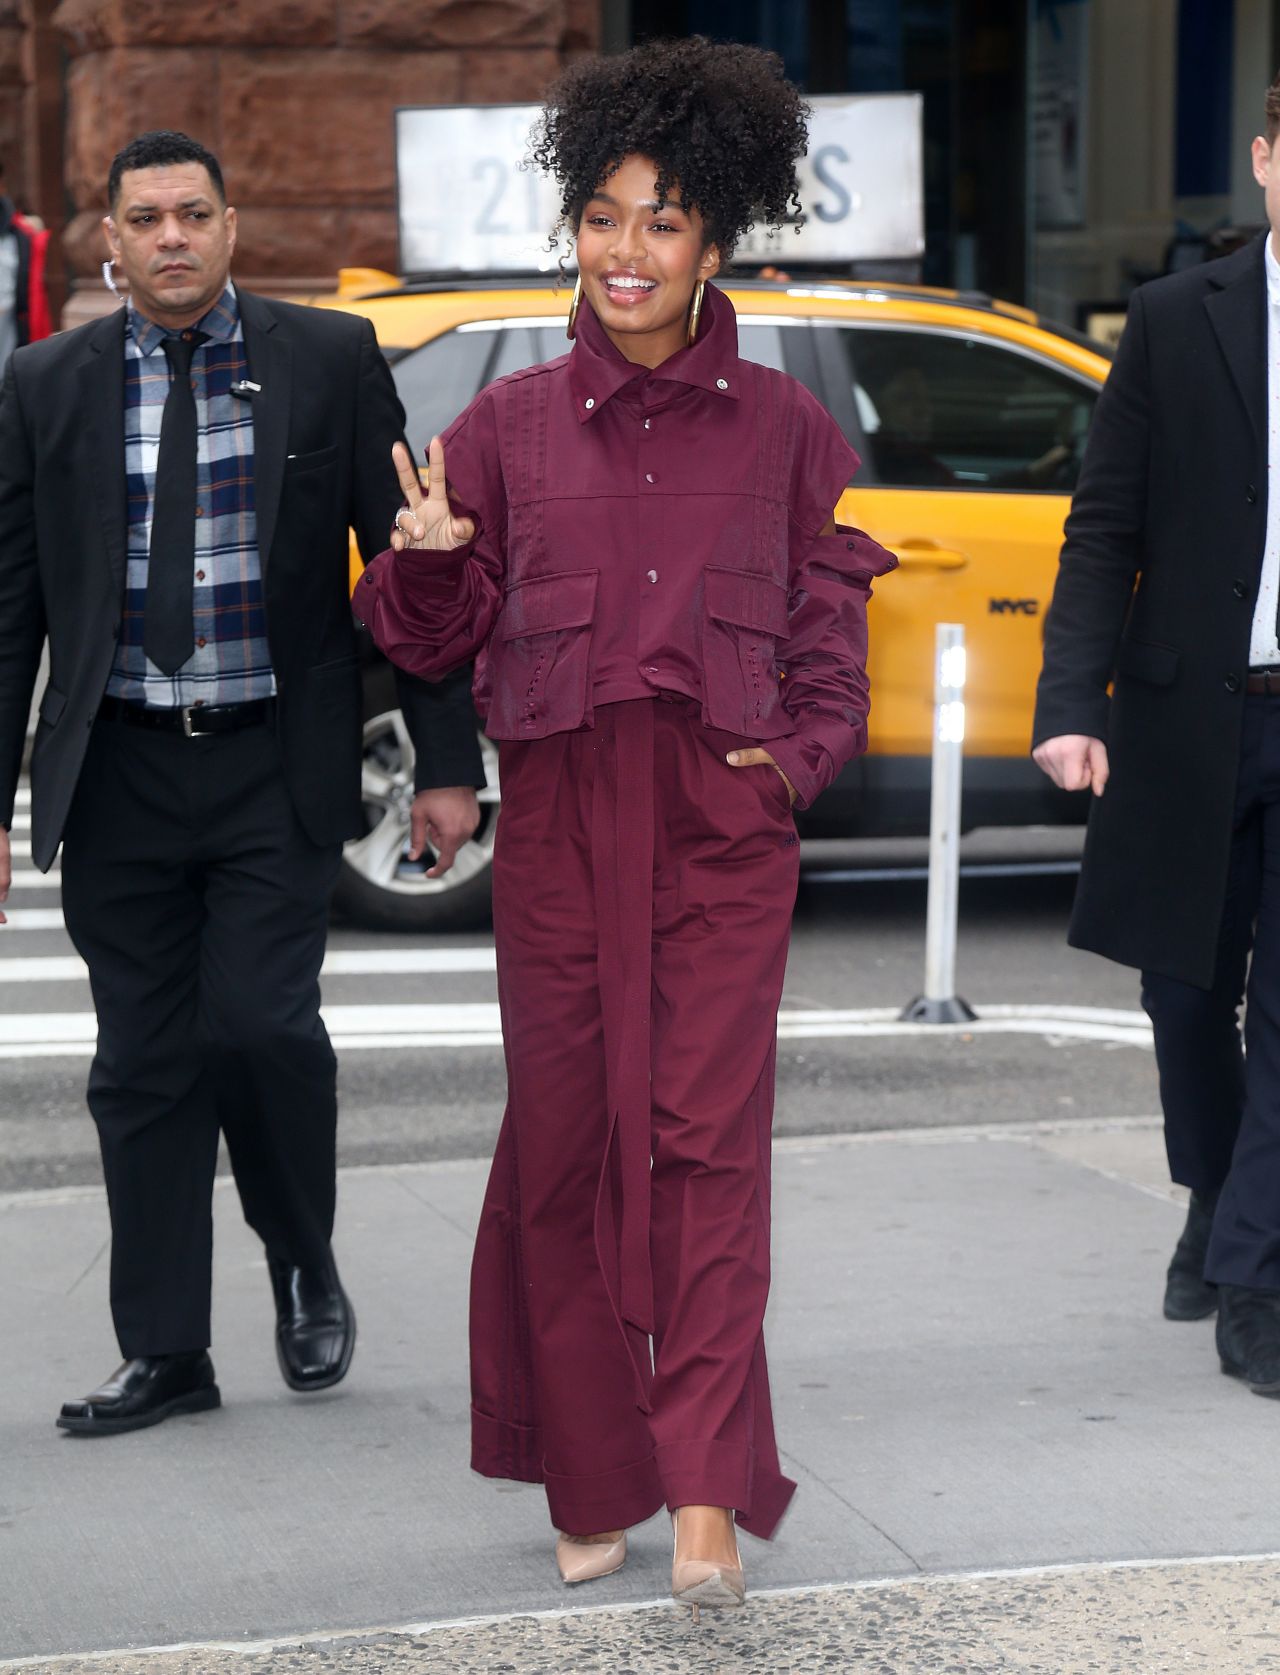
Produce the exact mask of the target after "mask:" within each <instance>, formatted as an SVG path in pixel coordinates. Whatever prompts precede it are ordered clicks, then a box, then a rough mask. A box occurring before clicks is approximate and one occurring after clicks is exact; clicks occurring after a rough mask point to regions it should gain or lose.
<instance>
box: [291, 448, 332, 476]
mask: <svg viewBox="0 0 1280 1675" xmlns="http://www.w3.org/2000/svg"><path fill="white" fill-rule="evenodd" d="M337 458H338V450H337V448H336V447H332V446H331V447H328V448H315V449H313V450H312V452H311V453H309V454H286V455H285V461H284V468H285V471H286V472H288V473H289V474H290V475H292V474H293V473H294V472H296V471H319V470H320V468H321V467H322V466H325V465H333V464H334V463H335V461H336V460H337Z"/></svg>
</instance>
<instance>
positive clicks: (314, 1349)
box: [267, 1255, 356, 1390]
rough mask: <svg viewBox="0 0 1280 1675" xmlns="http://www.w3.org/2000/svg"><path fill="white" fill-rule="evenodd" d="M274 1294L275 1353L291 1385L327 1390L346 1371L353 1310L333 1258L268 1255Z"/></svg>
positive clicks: (353, 1342) (351, 1344) (351, 1352)
mask: <svg viewBox="0 0 1280 1675" xmlns="http://www.w3.org/2000/svg"><path fill="white" fill-rule="evenodd" d="M267 1268H268V1270H269V1272H270V1274H271V1288H272V1290H273V1291H274V1292H275V1296H276V1359H277V1360H278V1361H279V1363H280V1371H281V1372H282V1373H283V1374H284V1381H285V1383H286V1384H287V1385H288V1386H289V1388H290V1389H291V1390H327V1389H329V1387H330V1386H331V1385H333V1384H337V1383H339V1382H340V1381H341V1380H342V1379H344V1378H345V1377H346V1376H347V1368H348V1367H349V1366H350V1365H351V1357H352V1355H354V1353H355V1347H356V1316H355V1310H354V1309H353V1308H352V1307H351V1300H350V1298H348V1296H347V1294H346V1292H345V1291H344V1290H343V1289H342V1282H341V1281H340V1280H339V1278H338V1270H337V1268H336V1267H335V1266H334V1262H333V1258H332V1257H330V1258H329V1261H328V1263H327V1264H326V1265H325V1266H324V1267H321V1268H299V1267H295V1266H294V1265H293V1264H292V1263H288V1262H281V1261H280V1260H278V1259H277V1258H276V1257H274V1256H271V1255H268V1256H267Z"/></svg>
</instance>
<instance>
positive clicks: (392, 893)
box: [333, 666, 499, 934]
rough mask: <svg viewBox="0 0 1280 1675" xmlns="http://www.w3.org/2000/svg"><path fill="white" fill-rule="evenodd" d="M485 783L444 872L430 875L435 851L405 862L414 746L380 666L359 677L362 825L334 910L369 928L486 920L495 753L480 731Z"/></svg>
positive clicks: (452, 927)
mask: <svg viewBox="0 0 1280 1675" xmlns="http://www.w3.org/2000/svg"><path fill="white" fill-rule="evenodd" d="M480 748H481V752H482V754H483V756H484V771H485V787H484V789H483V790H482V791H480V792H478V793H477V794H478V796H479V799H480V824H479V826H478V827H477V828H476V834H475V836H474V837H473V838H472V839H471V841H470V843H467V844H465V845H464V846H463V847H462V848H461V849H460V850H459V851H458V858H457V860H456V861H455V862H454V863H453V866H452V867H451V868H450V869H449V871H448V872H447V873H446V874H445V876H444V877H443V878H428V877H427V876H426V872H427V868H428V867H429V866H431V864H432V861H433V860H434V856H432V857H430V858H428V857H427V856H426V855H424V856H423V858H422V859H421V860H420V861H411V860H410V859H409V856H408V849H409V805H410V803H411V802H412V801H413V746H412V744H411V743H410V741H409V733H408V729H407V728H406V726H405V724H404V717H403V716H402V715H401V714H400V710H399V708H398V707H397V705H396V701H395V682H394V680H393V678H392V676H391V672H390V670H389V669H387V668H386V667H385V666H382V667H375V668H373V669H371V670H369V671H368V674H367V676H366V682H365V722H364V761H363V765H362V769H361V790H362V796H363V802H364V818H365V823H366V831H365V833H364V836H363V837H358V838H352V839H351V841H350V842H349V843H347V844H346V846H345V847H344V849H343V852H342V871H341V873H340V874H339V877H338V884H337V888H336V889H335V890H334V896H333V904H334V907H335V908H336V909H337V911H338V912H339V913H340V914H342V916H343V917H344V918H346V919H349V920H350V921H352V922H353V923H354V924H358V925H363V926H366V927H367V928H368V929H370V930H392V931H418V932H426V933H428V934H430V933H434V932H437V931H462V930H475V929H477V928H479V927H482V926H484V925H487V924H488V923H489V915H490V896H489V889H490V869H491V867H492V865H493V840H494V834H495V833H496V831H497V825H498V802H499V796H498V752H497V748H496V747H495V746H494V744H493V743H492V742H491V741H490V740H489V739H487V738H485V736H484V735H483V734H481V736H480Z"/></svg>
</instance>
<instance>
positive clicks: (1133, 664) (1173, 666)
mask: <svg viewBox="0 0 1280 1675" xmlns="http://www.w3.org/2000/svg"><path fill="white" fill-rule="evenodd" d="M1180 655H1181V653H1179V652H1178V651H1177V650H1175V648H1174V647H1173V646H1158V645H1153V644H1152V642H1151V641H1150V640H1121V642H1120V649H1119V651H1118V652H1117V653H1116V673H1117V674H1119V675H1128V676H1130V677H1131V678H1132V679H1134V680H1145V681H1147V682H1149V683H1150V685H1152V686H1172V685H1173V682H1174V680H1175V678H1176V677H1177V673H1178V659H1179V657H1180Z"/></svg>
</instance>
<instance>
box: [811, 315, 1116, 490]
mask: <svg viewBox="0 0 1280 1675" xmlns="http://www.w3.org/2000/svg"><path fill="white" fill-rule="evenodd" d="M818 345H819V352H820V354H821V355H822V356H823V359H824V361H825V363H826V364H825V371H826V375H827V380H828V384H829V385H830V384H831V383H832V382H833V381H834V383H835V385H836V389H835V390H834V391H833V395H834V396H835V397H836V399H835V400H833V403H832V405H833V408H835V407H842V408H843V409H844V422H845V428H846V430H848V431H850V432H851V435H850V440H851V441H852V442H853V444H854V446H855V447H856V448H857V449H858V451H859V452H860V453H861V454H862V455H863V457H864V458H865V460H866V462H867V465H868V466H869V468H870V470H869V472H868V476H870V475H871V474H872V473H874V478H875V481H876V482H877V483H879V484H881V485H882V486H884V487H903V488H931V489H962V490H963V489H970V490H974V489H976V490H987V491H990V490H993V489H994V490H1005V491H1007V492H1016V493H1022V494H1035V493H1041V494H1070V493H1071V491H1072V490H1073V489H1074V488H1075V484H1076V478H1077V476H1078V474H1079V470H1080V458H1081V454H1082V453H1083V451H1084V439H1085V435H1086V433H1087V431H1088V428H1089V421H1090V419H1091V418H1092V416H1093V406H1094V402H1095V401H1096V400H1097V390H1096V388H1094V387H1093V386H1092V385H1085V384H1082V383H1080V382H1078V381H1077V380H1076V379H1074V378H1072V377H1070V376H1069V375H1068V374H1066V373H1064V372H1059V371H1057V370H1055V369H1054V368H1052V367H1050V366H1046V365H1045V364H1044V363H1043V362H1042V361H1039V360H1033V359H1032V358H1030V357H1029V356H1027V355H1025V354H1020V353H1018V352H1016V351H1014V350H1010V349H1004V348H1001V347H999V346H998V345H995V344H991V343H985V342H982V341H981V340H980V339H978V338H975V337H972V336H966V335H961V334H959V333H957V334H949V333H941V332H925V331H918V330H896V331H886V330H883V329H879V330H877V329H875V328H872V327H858V326H853V327H847V326H837V327H832V328H828V329H825V330H823V331H821V332H820V334H819V336H818Z"/></svg>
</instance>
